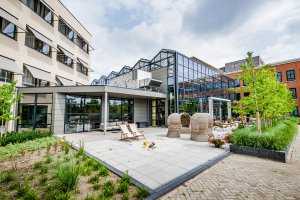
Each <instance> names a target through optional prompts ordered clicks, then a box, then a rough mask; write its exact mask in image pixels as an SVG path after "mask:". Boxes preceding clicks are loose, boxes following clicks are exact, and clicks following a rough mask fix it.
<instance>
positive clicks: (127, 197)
mask: <svg viewBox="0 0 300 200" xmlns="http://www.w3.org/2000/svg"><path fill="white" fill-rule="evenodd" d="M128 199H129V193H128V192H125V193H124V194H123V195H122V197H121V200H128Z"/></svg>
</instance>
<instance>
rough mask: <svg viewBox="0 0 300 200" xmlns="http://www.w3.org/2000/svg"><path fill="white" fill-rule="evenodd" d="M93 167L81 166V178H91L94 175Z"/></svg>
mask: <svg viewBox="0 0 300 200" xmlns="http://www.w3.org/2000/svg"><path fill="white" fill-rule="evenodd" d="M92 171H93V169H92V167H90V166H85V165H80V166H79V172H80V175H81V176H89V175H91V174H92Z"/></svg>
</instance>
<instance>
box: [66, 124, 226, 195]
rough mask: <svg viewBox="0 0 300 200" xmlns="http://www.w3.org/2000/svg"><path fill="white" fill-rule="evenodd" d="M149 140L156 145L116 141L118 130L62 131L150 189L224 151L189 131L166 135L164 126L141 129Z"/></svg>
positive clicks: (218, 155) (76, 142) (71, 140)
mask: <svg viewBox="0 0 300 200" xmlns="http://www.w3.org/2000/svg"><path fill="white" fill-rule="evenodd" d="M144 131H145V136H146V138H147V141H148V142H155V143H156V146H157V147H156V148H155V149H153V150H149V149H147V148H144V147H143V140H140V141H132V142H125V141H119V139H120V133H110V132H109V133H108V134H107V135H103V132H91V133H80V134H65V135H64V136H66V140H67V141H69V142H71V143H72V144H73V145H75V146H77V147H78V146H79V143H80V141H83V142H84V147H85V150H86V151H87V152H88V153H89V154H91V155H93V156H95V157H96V158H98V159H100V160H102V161H103V162H105V163H107V164H109V165H111V166H113V167H114V168H116V169H118V170H120V171H122V172H126V171H128V173H129V174H130V175H131V176H132V177H133V178H134V179H135V180H137V181H139V182H140V183H142V184H144V185H146V186H147V187H149V188H150V189H152V190H155V189H157V188H159V187H160V186H162V185H164V184H166V183H168V182H170V181H171V180H173V179H175V178H178V177H180V176H182V175H184V174H185V173H187V172H189V171H191V170H192V169H194V168H196V167H199V166H201V165H204V164H205V163H207V162H208V161H210V160H212V159H214V158H216V157H220V156H222V155H224V154H226V153H227V151H226V150H224V149H218V148H213V147H210V146H209V145H208V143H207V142H194V141H191V140H190V139H189V137H190V134H182V135H181V138H167V137H166V133H167V129H165V128H146V129H144Z"/></svg>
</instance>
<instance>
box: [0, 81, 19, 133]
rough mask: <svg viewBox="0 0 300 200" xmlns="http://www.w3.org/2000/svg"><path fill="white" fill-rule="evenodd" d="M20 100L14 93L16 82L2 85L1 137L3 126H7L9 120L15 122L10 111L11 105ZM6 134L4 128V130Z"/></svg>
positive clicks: (0, 108) (0, 89)
mask: <svg viewBox="0 0 300 200" xmlns="http://www.w3.org/2000/svg"><path fill="white" fill-rule="evenodd" d="M19 99H20V94H17V93H16V82H15V81H13V82H12V83H11V84H4V85H2V86H0V121H1V135H2V134H3V126H4V125H5V126H7V122H8V121H10V120H16V119H18V118H19V117H15V116H14V113H13V112H12V111H11V109H12V107H13V105H14V104H15V103H16V102H17V101H18V100H19ZM5 132H6V128H5Z"/></svg>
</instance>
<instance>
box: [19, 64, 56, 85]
mask: <svg viewBox="0 0 300 200" xmlns="http://www.w3.org/2000/svg"><path fill="white" fill-rule="evenodd" d="M23 73H24V75H23V79H22V83H23V85H27V86H49V85H50V83H49V82H47V81H44V80H41V79H37V78H34V77H33V76H32V74H31V73H30V71H29V70H28V69H27V68H26V67H24V69H23Z"/></svg>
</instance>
